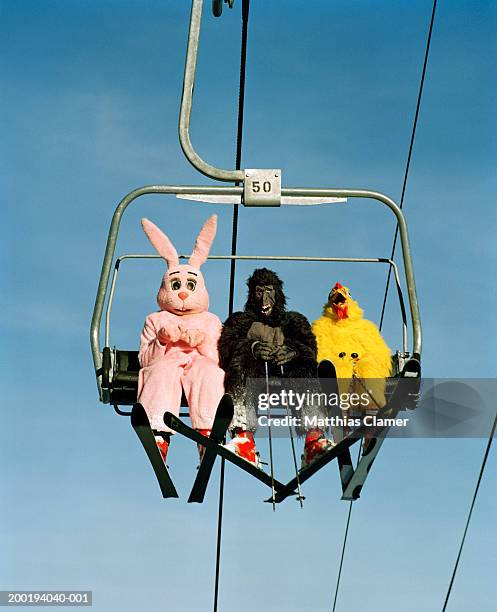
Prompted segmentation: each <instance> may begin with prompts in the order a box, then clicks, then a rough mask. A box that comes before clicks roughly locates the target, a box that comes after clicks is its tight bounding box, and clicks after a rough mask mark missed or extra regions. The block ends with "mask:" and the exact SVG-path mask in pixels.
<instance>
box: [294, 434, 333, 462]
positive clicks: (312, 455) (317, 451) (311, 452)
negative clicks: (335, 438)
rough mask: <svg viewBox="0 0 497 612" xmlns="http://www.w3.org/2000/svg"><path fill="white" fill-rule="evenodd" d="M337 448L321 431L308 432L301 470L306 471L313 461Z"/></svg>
mask: <svg viewBox="0 0 497 612" xmlns="http://www.w3.org/2000/svg"><path fill="white" fill-rule="evenodd" d="M334 446H335V444H334V442H332V441H331V440H329V439H328V438H327V437H326V436H325V435H324V432H323V431H321V430H320V429H311V430H309V431H308V432H307V435H306V437H305V444H304V454H303V455H302V464H301V467H300V469H304V468H305V467H307V466H308V465H310V464H311V463H312V462H313V461H316V459H318V458H319V457H321V456H322V455H324V454H325V453H326V452H328V451H329V450H330V449H332V448H333V447H334Z"/></svg>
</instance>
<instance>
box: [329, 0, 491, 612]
mask: <svg viewBox="0 0 497 612" xmlns="http://www.w3.org/2000/svg"><path fill="white" fill-rule="evenodd" d="M436 8H437V0H433V7H432V12H431V18H430V25H429V28H428V34H427V37H426V48H425V54H424V60H423V69H422V71H421V81H420V84H419V91H418V98H417V102H416V111H415V114H414V121H413V126H412V132H411V140H410V143H409V150H408V154H407V162H406V169H405V172H404V181H403V184H402V194H401V198H400V205H399V208H401V209H402V208H403V206H404V196H405V192H406V186H407V178H408V176H409V168H410V165H411V158H412V151H413V148H414V140H415V137H416V128H417V125H418V118H419V111H420V108H421V98H422V95H423V88H424V82H425V76H426V70H427V67H428V58H429V54H430V46H431V37H432V32H433V24H434V22H435V12H436ZM398 233H399V226H398V224H396V226H395V233H394V239H393V244H392V252H391V255H390V259H393V258H394V256H395V249H396V246H397V237H398ZM390 277H391V268H389V270H388V276H387V281H386V285H385V293H384V296H383V304H382V307H381V317H380V324H379V329H380V331H381V329H382V327H383V319H384V315H385V307H386V303H387V296H388V288H389V286H390ZM494 428H495V424H494ZM360 450H361V449H359V452H360ZM480 477H481V475H480ZM351 514H352V502H350V506H349V512H348V515H347V520H346V526H345V536H344V540H343V546H342V554H341V557H340V564H339V569H338V575H337V582H336V588H335V596H334V600H333V612H335V608H336V603H337V598H338V591H339V587H340V580H341V577H342V568H343V561H344V557H345V549H346V546H347V538H348V532H349V526H350V519H351ZM468 520H469V519H468ZM464 535H466V534H464ZM463 541H464V540H463ZM461 549H462V545H461ZM457 561H459V558H458V560H457ZM456 564H457V562H456ZM455 571H456V568H455V569H454V575H455ZM451 586H452V582H451ZM449 593H450V589H449ZM449 593H448V594H447V598H448V596H449ZM444 610H445V608H444Z"/></svg>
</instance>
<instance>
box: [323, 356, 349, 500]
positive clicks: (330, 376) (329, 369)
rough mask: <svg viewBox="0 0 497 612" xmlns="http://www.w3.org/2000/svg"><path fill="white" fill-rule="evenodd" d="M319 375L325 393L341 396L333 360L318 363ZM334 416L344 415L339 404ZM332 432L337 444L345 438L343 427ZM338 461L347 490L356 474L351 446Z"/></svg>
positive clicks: (345, 449)
mask: <svg viewBox="0 0 497 612" xmlns="http://www.w3.org/2000/svg"><path fill="white" fill-rule="evenodd" d="M318 377H319V380H320V384H321V389H322V390H323V392H324V393H326V394H327V395H328V396H330V395H331V394H336V396H337V397H339V396H340V392H339V389H338V381H337V374H336V370H335V366H334V365H333V363H332V362H331V361H328V360H323V361H321V362H320V364H319V365H318ZM333 416H338V417H341V416H342V413H341V410H340V408H339V407H338V406H337V407H336V409H335V410H334V411H333ZM332 434H333V440H334V442H335V444H338V443H339V442H341V441H342V440H343V438H344V432H343V427H332ZM337 462H338V470H339V474H340V482H341V484H342V491H345V489H346V488H347V486H348V484H349V482H350V479H351V478H352V476H353V475H354V468H353V465H352V457H351V455H350V449H349V447H347V448H344V450H343V451H342V452H341V453H340V454H339V455H337Z"/></svg>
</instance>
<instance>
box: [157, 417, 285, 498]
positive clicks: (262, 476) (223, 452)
mask: <svg viewBox="0 0 497 612" xmlns="http://www.w3.org/2000/svg"><path fill="white" fill-rule="evenodd" d="M164 423H165V424H166V425H167V426H168V427H170V428H171V429H174V431H176V432H178V433H180V434H182V435H183V436H185V437H187V438H190V440H193V441H194V442H197V444H202V445H203V446H205V447H206V449H207V450H209V449H211V450H213V451H214V452H215V453H216V454H217V455H220V456H221V457H223V458H224V459H226V460H227V461H229V462H231V463H234V464H235V465H236V466H238V467H239V468H241V469H242V470H244V471H245V472H247V473H248V474H250V475H251V476H253V477H254V478H257V480H260V481H261V482H263V483H264V484H265V485H267V486H268V487H269V488H270V489H271V488H272V486H273V483H274V488H275V490H276V491H285V497H287V496H289V495H295V491H289V490H288V489H289V484H288V485H284V484H283V483H282V482H279V481H278V480H276V479H274V480H273V479H272V478H271V476H270V475H269V474H266V472H263V471H262V470H261V469H259V468H258V467H256V466H255V465H254V464H253V463H250V461H246V460H245V459H242V458H241V457H239V456H238V455H236V454H235V453H233V452H232V451H230V450H228V449H227V448H225V447H224V446H222V444H218V443H216V442H214V440H211V439H210V438H206V437H205V436H203V435H202V434H201V433H199V432H198V431H195V429H192V428H191V427H188V425H186V424H185V423H183V421H181V419H179V418H178V417H176V416H174V414H171V413H170V412H166V413H165V414H164ZM295 486H296V485H295ZM294 488H295V487H294Z"/></svg>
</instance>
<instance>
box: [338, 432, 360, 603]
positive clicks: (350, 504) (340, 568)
mask: <svg viewBox="0 0 497 612" xmlns="http://www.w3.org/2000/svg"><path fill="white" fill-rule="evenodd" d="M361 451H362V440H361V442H360V444H359V451H358V453H357V462H356V463H358V462H359V459H360V457H361ZM353 503H354V502H352V501H350V502H349V512H348V514H347V520H346V523H345V533H344V536H343V544H342V554H341V555H340V563H339V566H338V574H337V583H336V587H335V596H334V598H333V610H332V612H335V609H336V605H337V599H338V588H339V586H340V579H341V577H342V568H343V560H344V557H345V548H346V546H347V538H348V535H349V525H350V516H351V514H352V504H353Z"/></svg>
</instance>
